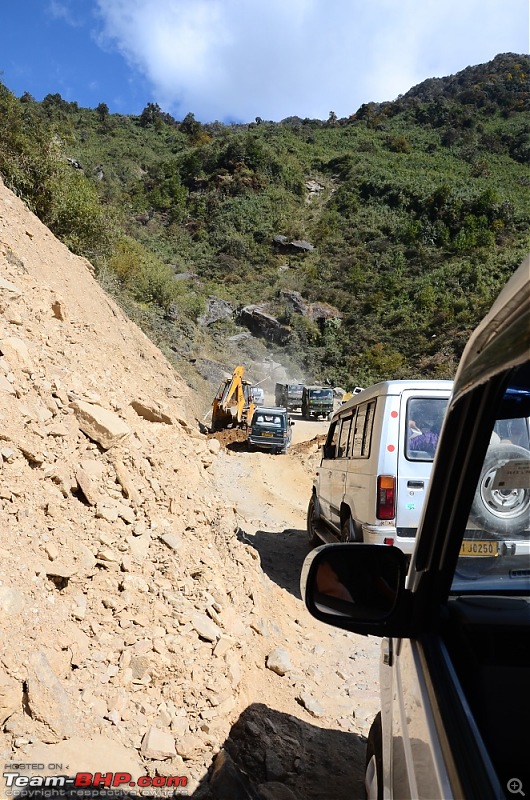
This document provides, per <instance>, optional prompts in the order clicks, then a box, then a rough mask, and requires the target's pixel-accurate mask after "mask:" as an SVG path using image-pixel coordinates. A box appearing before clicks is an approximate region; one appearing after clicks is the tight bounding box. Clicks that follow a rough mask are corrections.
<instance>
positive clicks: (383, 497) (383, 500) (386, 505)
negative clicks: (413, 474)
mask: <svg viewBox="0 0 530 800" xmlns="http://www.w3.org/2000/svg"><path fill="white" fill-rule="evenodd" d="M395 499H396V479H395V478H394V476H393V475H378V476H377V509H376V512H375V514H376V517H377V519H394V517H395V516H396V512H395Z"/></svg>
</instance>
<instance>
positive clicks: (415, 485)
mask: <svg viewBox="0 0 530 800" xmlns="http://www.w3.org/2000/svg"><path fill="white" fill-rule="evenodd" d="M423 488H424V483H423V481H407V489H423Z"/></svg>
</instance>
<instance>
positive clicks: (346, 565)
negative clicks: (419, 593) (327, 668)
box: [300, 543, 411, 636]
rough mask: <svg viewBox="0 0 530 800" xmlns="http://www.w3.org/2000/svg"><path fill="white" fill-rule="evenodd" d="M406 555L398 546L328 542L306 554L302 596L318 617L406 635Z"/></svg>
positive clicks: (370, 630)
mask: <svg viewBox="0 0 530 800" xmlns="http://www.w3.org/2000/svg"><path fill="white" fill-rule="evenodd" d="M407 566H408V562H407V557H406V556H405V554H404V553H403V552H402V551H401V550H400V549H399V548H397V547H389V546H386V545H378V544H376V545H373V544H352V543H345V544H344V543H341V544H330V545H324V546H322V547H317V548H316V549H315V550H313V551H312V552H311V553H309V555H308V556H307V557H306V559H305V561H304V564H303V567H302V574H301V578H300V586H301V593H302V596H303V597H304V598H305V603H306V606H307V609H308V611H309V612H310V613H311V614H312V616H314V617H316V619H319V620H321V621H322V622H326V623H328V625H334V626H335V627H338V628H345V629H346V630H350V631H355V632H357V633H366V634H373V635H376V636H388V635H391V636H407V635H410V629H411V624H410V615H409V614H408V608H409V603H408V601H409V600H410V593H408V592H407V591H406V590H405V578H406V575H407Z"/></svg>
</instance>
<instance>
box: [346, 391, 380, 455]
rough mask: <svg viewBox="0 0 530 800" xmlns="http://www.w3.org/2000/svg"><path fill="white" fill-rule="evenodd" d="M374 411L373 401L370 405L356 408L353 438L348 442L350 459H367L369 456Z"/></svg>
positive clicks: (365, 404) (364, 404)
mask: <svg viewBox="0 0 530 800" xmlns="http://www.w3.org/2000/svg"><path fill="white" fill-rule="evenodd" d="M374 410H375V402H374V401H372V402H371V403H363V404H362V405H360V406H359V407H358V408H357V416H356V418H355V425H354V427H353V436H352V437H351V440H350V453H351V457H352V458H368V456H369V455H370V442H371V436H372V426H373V415H374Z"/></svg>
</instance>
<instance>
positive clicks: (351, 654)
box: [214, 415, 380, 800]
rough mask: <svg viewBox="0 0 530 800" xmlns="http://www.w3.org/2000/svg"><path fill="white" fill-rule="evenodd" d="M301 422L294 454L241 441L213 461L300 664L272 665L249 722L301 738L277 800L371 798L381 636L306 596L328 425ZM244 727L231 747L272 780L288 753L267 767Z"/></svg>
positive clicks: (270, 625)
mask: <svg viewBox="0 0 530 800" xmlns="http://www.w3.org/2000/svg"><path fill="white" fill-rule="evenodd" d="M293 419H294V421H295V426H294V428H293V444H292V446H291V448H290V449H289V451H288V453H287V455H270V454H268V453H266V452H252V453H251V452H248V451H247V448H246V445H245V444H244V443H242V442H235V443H233V444H229V445H228V446H227V447H226V448H223V449H222V450H221V453H220V454H219V458H218V459H217V461H216V464H215V467H214V469H215V475H216V479H217V482H218V485H219V487H220V488H222V491H223V492H224V495H225V497H226V498H227V500H229V501H230V502H231V503H233V505H234V508H235V510H236V514H237V518H238V521H239V536H240V538H241V540H242V541H244V542H246V543H247V544H248V545H249V546H250V547H252V548H255V550H256V551H257V553H258V555H259V560H260V564H261V568H262V570H263V573H264V576H266V577H265V580H266V579H267V578H268V579H270V581H272V582H273V583H274V584H275V585H276V586H277V587H280V589H281V595H280V597H279V599H276V601H275V603H274V604H272V605H268V606H267V608H264V609H262V615H263V617H262V623H261V624H262V625H263V627H264V629H265V630H266V631H269V632H270V631H271V630H273V631H274V632H275V634H276V638H275V643H278V641H280V643H282V637H283V645H282V646H283V648H284V649H285V650H286V651H287V652H288V656H289V659H290V660H291V661H292V662H293V664H294V665H295V667H294V669H293V670H292V672H289V673H287V674H286V675H284V676H283V677H280V676H278V675H274V674H273V675H272V676H271V673H270V672H269V671H268V670H265V671H264V673H263V678H264V680H263V682H262V683H261V682H260V681H257V682H256V683H255V685H254V686H253V687H251V689H250V690H247V695H248V701H249V706H248V708H249V720H248V724H250V730H254V729H255V730H258V728H259V725H260V723H262V722H263V720H265V725H264V727H263V729H262V730H263V733H264V735H267V733H270V729H274V730H276V732H278V731H280V732H281V734H282V736H281V739H282V741H283V743H284V744H283V746H285V741H286V740H287V741H288V740H289V738H291V739H292V740H294V741H296V742H297V747H298V764H297V766H296V768H295V770H294V771H293V773H292V774H290V775H288V776H287V778H286V776H285V774H282V775H281V776H278V778H279V780H280V779H281V783H278V786H277V789H276V791H275V794H274V798H277V799H278V800H283V799H284V798H285V800H293V798H314V800H320V799H321V800H324V798H333V800H346V798H348V800H354V798H362V797H364V793H363V775H364V755H365V737H366V736H367V734H368V730H369V727H370V724H371V721H372V719H373V717H374V716H375V714H376V713H377V711H378V704H379V682H378V663H379V646H380V642H379V640H378V639H376V638H372V637H361V636H356V635H355V634H349V633H345V632H343V631H339V630H337V629H334V628H331V627H329V626H326V625H324V624H322V623H320V622H317V621H316V620H314V619H313V618H312V617H311V616H310V615H309V613H308V612H307V610H306V609H305V605H304V603H303V601H302V599H301V596H300V586H299V580H300V570H301V566H302V562H303V560H304V558H305V556H306V555H307V553H308V552H309V545H308V542H307V535H306V531H305V515H306V509H307V503H308V499H309V496H310V492H311V483H312V476H313V472H314V469H315V466H316V465H317V464H318V460H319V452H320V447H321V444H322V440H323V437H324V435H325V433H326V431H327V428H328V423H327V422H325V421H318V422H316V421H310V422H309V421H304V420H301V418H300V417H299V416H298V415H293ZM304 697H305V698H309V699H308V701H307V706H304V700H303V699H301V698H304ZM293 699H295V704H293V703H292V700H293ZM244 717H245V714H243V718H244ZM252 726H254V727H252ZM244 727H245V723H244V722H243V723H242V724H239V723H238V725H236V726H235V730H234V731H233V732H232V736H231V740H232V741H231V742H229V743H228V746H227V750H228V752H229V753H230V755H231V756H232V757H233V758H234V760H235V761H236V763H238V766H240V768H241V769H243V770H244V771H245V772H246V773H247V774H248V775H251V776H253V778H254V777H255V776H256V775H257V776H258V782H259V777H260V776H261V777H263V776H264V777H265V778H266V780H267V781H269V783H268V784H267V786H270V785H271V784H270V781H271V780H273V779H274V766H270V765H271V764H272V765H274V763H277V760H278V758H279V757H280V758H283V757H284V753H281V752H276V753H275V752H274V744H273V743H272V746H271V747H269V748H266V757H265V764H263V763H259V761H260V759H258V758H256V753H253V752H252V748H250V747H249V741H248V735H247V736H244V735H243V734H242V730H243V729H244ZM247 733H248V732H247ZM275 759H276V760H275ZM269 762H270V763H269ZM266 796H267V797H269V795H266ZM270 797H271V800H272V799H273V795H270Z"/></svg>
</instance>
